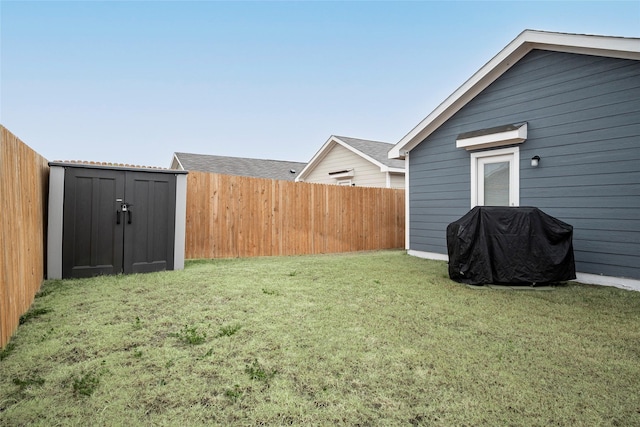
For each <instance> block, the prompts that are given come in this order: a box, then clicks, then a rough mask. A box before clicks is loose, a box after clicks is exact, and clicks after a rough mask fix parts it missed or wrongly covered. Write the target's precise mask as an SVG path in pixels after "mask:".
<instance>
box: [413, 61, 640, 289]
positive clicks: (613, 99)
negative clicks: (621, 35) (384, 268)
mask: <svg viewBox="0 0 640 427" xmlns="http://www.w3.org/2000/svg"><path fill="white" fill-rule="evenodd" d="M639 99H640V64H639V63H638V61H632V60H622V59H613V58H600V57H593V56H588V55H575V54H565V53H557V52H543V51H533V52H531V53H530V54H529V55H527V56H526V57H525V58H523V59H522V60H521V61H520V62H519V63H518V64H516V65H515V66H514V67H513V68H512V69H511V70H509V71H507V72H506V73H505V74H504V75H503V76H501V77H500V78H499V79H498V80H496V81H495V82H494V83H493V84H492V85H491V86H489V87H488V88H487V89H485V91H483V92H482V93H481V94H480V95H478V96H477V97H476V98H475V99H474V100H472V101H471V102H470V103H468V104H467V105H466V106H465V107H464V108H463V109H462V110H460V111H459V112H458V113H457V114H455V115H454V116H453V117H452V118H451V119H449V120H448V121H447V122H446V123H445V124H444V125H443V126H441V127H440V128H439V129H438V130H437V131H436V132H434V133H433V134H432V135H431V136H429V138H427V140H426V141H425V142H423V143H421V144H420V145H418V146H417V147H416V148H415V149H414V150H412V151H411V155H410V169H409V170H410V180H411V189H410V195H409V197H410V205H411V212H410V221H412V223H411V232H410V246H411V248H412V249H415V250H422V251H427V252H438V253H446V236H445V230H446V225H447V224H448V223H450V222H452V221H454V220H456V219H458V218H459V217H460V216H462V215H464V213H466V212H467V211H468V209H469V207H470V155H469V153H467V152H465V151H464V150H462V149H457V148H456V147H455V140H456V136H457V135H458V134H460V133H463V132H469V131H473V130H478V129H485V128H490V127H493V126H500V125H504V124H508V123H519V122H527V123H528V139H527V141H526V142H525V143H523V144H521V145H520V205H521V206H536V207H538V208H540V209H542V210H543V211H545V212H546V213H548V214H550V215H553V216H555V217H557V218H559V219H561V220H563V221H566V222H567V223H569V224H572V225H573V226H574V251H575V256H576V267H577V270H578V271H580V272H585V273H592V274H603V275H609V276H619V277H631V278H636V279H640V214H638V212H640V102H638V100H639ZM534 155H538V156H540V157H541V161H540V166H539V167H538V168H532V167H531V166H530V165H529V162H530V159H531V157H532V156H534ZM446 169H449V170H448V171H447V170H446ZM443 203H445V204H446V206H447V207H443ZM463 207H464V208H463ZM434 227H436V228H437V227H439V229H438V230H434Z"/></svg>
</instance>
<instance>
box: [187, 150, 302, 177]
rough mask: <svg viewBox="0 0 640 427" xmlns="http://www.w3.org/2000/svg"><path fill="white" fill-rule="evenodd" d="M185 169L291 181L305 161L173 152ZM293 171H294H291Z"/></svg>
mask: <svg viewBox="0 0 640 427" xmlns="http://www.w3.org/2000/svg"><path fill="white" fill-rule="evenodd" d="M174 155H175V157H176V158H177V159H178V161H179V162H180V164H181V165H182V167H183V168H184V169H185V170H193V171H200V172H213V173H220V174H224V175H240V176H251V177H254V178H268V179H278V180H283V181H293V180H294V179H295V178H296V176H298V174H299V173H300V171H302V169H304V167H305V166H306V163H301V162H289V161H286V160H267V159H248V158H244V157H227V156H214V155H209V154H193V153H174ZM291 171H295V172H291Z"/></svg>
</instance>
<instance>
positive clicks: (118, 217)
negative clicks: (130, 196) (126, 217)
mask: <svg viewBox="0 0 640 427" xmlns="http://www.w3.org/2000/svg"><path fill="white" fill-rule="evenodd" d="M116 224H120V211H119V210H118V211H116Z"/></svg>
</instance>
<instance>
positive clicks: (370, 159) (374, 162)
mask: <svg viewBox="0 0 640 427" xmlns="http://www.w3.org/2000/svg"><path fill="white" fill-rule="evenodd" d="M334 138H335V141H336V142H337V143H338V144H340V145H342V146H343V147H344V148H346V149H347V150H349V151H351V152H352V153H353V154H357V155H358V156H360V157H362V158H363V159H365V160H366V161H368V162H371V163H373V164H374V165H376V166H378V167H379V168H380V172H384V169H383V168H385V167H388V166H387V165H384V164H382V163H380V162H379V161H377V160H376V159H374V158H373V157H370V156H368V155H367V154H365V153H363V152H362V151H360V150H356V149H355V148H353V147H352V146H351V145H349V144H347V143H346V142H344V141H343V140H341V139H340V138H338V137H334Z"/></svg>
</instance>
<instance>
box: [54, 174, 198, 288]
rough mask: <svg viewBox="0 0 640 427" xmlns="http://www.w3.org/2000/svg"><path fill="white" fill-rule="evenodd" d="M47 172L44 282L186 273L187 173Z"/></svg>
mask: <svg viewBox="0 0 640 427" xmlns="http://www.w3.org/2000/svg"><path fill="white" fill-rule="evenodd" d="M49 166H50V180H49V223H48V241H47V277H48V278H49V279H60V278H72V277H90V276H97V275H108V274H120V273H124V274H129V273H146V272H152V271H162V270H181V269H183V268H184V246H185V227H186V189H187V179H186V178H187V177H186V175H187V173H188V172H186V171H177V170H168V169H153V168H138V167H129V166H111V165H101V164H86V163H67V162H50V163H49Z"/></svg>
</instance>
